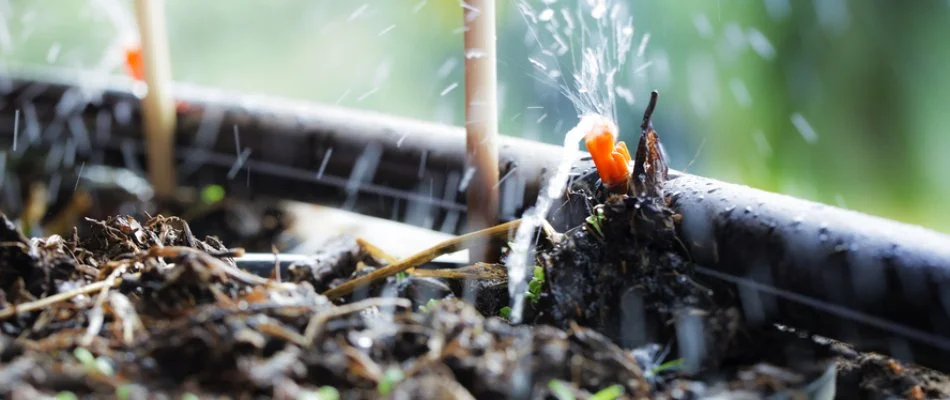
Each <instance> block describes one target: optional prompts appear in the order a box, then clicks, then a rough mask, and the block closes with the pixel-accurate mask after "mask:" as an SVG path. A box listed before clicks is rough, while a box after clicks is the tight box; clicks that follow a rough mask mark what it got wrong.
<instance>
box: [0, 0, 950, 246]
mask: <svg viewBox="0 0 950 400" xmlns="http://www.w3.org/2000/svg"><path fill="white" fill-rule="evenodd" d="M578 1H584V2H586V1H588V0H530V1H528V3H529V4H530V5H531V6H532V7H533V8H534V9H535V11H537V12H541V11H543V10H545V9H547V8H551V9H552V11H554V12H555V14H554V15H555V16H554V19H555V20H557V18H558V17H559V16H561V9H564V10H570V12H571V13H574V12H575V11H574V10H576V9H577V8H578V7H581V9H582V10H583V9H584V8H583V5H578V4H577V2H578ZM618 3H620V4H621V5H622V6H623V7H629V8H630V14H631V15H632V18H633V26H634V36H633V45H632V48H631V50H630V53H629V54H628V56H627V59H628V62H627V65H626V67H625V68H624V69H623V70H621V71H620V72H619V73H618V75H617V77H616V80H617V86H618V87H619V88H620V89H621V90H626V91H627V92H628V93H631V94H632V95H633V101H632V102H628V101H626V100H624V99H622V98H621V99H618V101H617V108H618V120H619V123H620V127H621V131H622V135H621V136H622V138H623V139H625V140H627V141H628V142H629V141H632V140H634V139H635V137H636V136H635V135H636V134H637V132H636V128H635V126H636V120H637V119H639V116H640V114H641V113H642V108H643V107H644V101H643V99H645V98H647V94H648V93H649V91H650V90H652V89H658V90H660V91H661V93H663V95H662V96H661V100H660V105H659V109H658V115H657V117H656V127H657V129H658V130H659V132H660V134H661V136H662V138H663V140H664V143H665V145H666V148H667V151H668V153H669V155H670V158H671V163H672V165H673V167H675V168H678V169H688V170H689V171H690V172H694V173H698V174H702V175H707V176H712V177H715V178H720V179H723V180H728V181H733V182H740V183H745V184H748V185H751V186H755V187H759V188H762V189H766V190H771V191H778V192H783V193H788V194H792V195H795V196H799V197H804V198H808V199H813V200H816V201H820V202H823V203H828V204H835V205H840V206H844V207H847V208H851V209H856V210H860V211H864V212H868V213H871V214H877V215H881V216H886V217H890V218H894V219H898V220H903V221H907V222H912V223H917V224H921V225H925V226H929V227H932V228H935V229H938V230H941V231H944V232H950V213H948V212H947V204H948V200H950V178H948V173H950V159H948V158H947V157H946V155H945V152H947V151H948V150H950V112H948V110H947V108H948V106H950V82H948V78H947V74H946V73H945V71H946V70H950V46H947V45H946V44H945V43H946V40H947V38H950V1H946V0H939V1H938V0H920V1H913V2H893V1H884V0H850V1H848V0H813V1H804V0H801V1H792V0H764V1H763V0H719V1H716V0H668V1H652V0H633V1H624V2H618ZM498 4H499V8H500V10H499V21H498V27H499V33H498V38H499V45H498V51H499V61H498V62H499V79H500V85H501V86H500V101H501V113H502V114H501V118H500V120H501V129H502V131H503V132H504V133H506V134H510V135H516V136H524V137H529V138H535V139H538V140H542V141H546V142H551V143H557V142H560V140H561V138H562V136H563V134H564V132H566V131H567V129H569V128H570V126H571V125H572V124H573V123H574V122H575V121H576V120H577V115H576V112H575V110H574V108H573V107H572V105H571V103H570V101H569V100H568V99H567V98H566V97H565V96H564V95H563V94H561V93H559V91H558V90H557V88H556V87H552V85H551V84H550V82H549V81H546V80H545V79H544V78H543V76H541V75H542V74H540V73H539V70H538V69H537V68H536V67H533V66H532V64H531V63H530V62H529V57H531V58H535V59H539V58H538V57H544V54H543V53H542V51H543V49H542V46H544V44H539V41H538V40H535V38H534V37H533V36H532V35H530V34H529V33H528V28H529V27H532V28H534V29H535V31H536V32H537V33H538V36H539V37H540V39H542V40H541V42H542V43H549V42H551V39H553V35H551V34H550V32H548V31H547V30H546V28H547V25H545V24H540V23H539V24H534V23H533V22H532V21H531V18H525V17H524V16H523V15H522V14H521V13H519V10H518V2H516V1H507V0H499V1H498ZM130 7H131V5H130V3H129V2H127V1H122V0H97V1H86V0H0V72H2V71H3V70H4V69H8V70H9V69H16V68H24V66H29V65H50V64H52V65H56V66H65V67H73V68H85V69H94V70H99V71H102V72H103V73H111V74H119V73H122V71H121V69H120V68H119V67H118V66H119V64H118V62H119V61H120V60H118V59H117V58H116V57H115V54H116V53H115V52H114V50H115V49H116V47H115V46H116V44H117V43H121V41H122V40H123V38H124V37H125V36H126V35H129V34H130V33H131V34H134V32H135V31H134V28H133V27H134V20H133V19H132V14H131V8H130ZM167 10H168V19H169V21H168V22H169V33H170V41H171V50H172V58H173V59H172V64H173V70H174V76H175V79H176V80H179V81H184V82H189V83H194V84H201V85H209V86H217V87H223V88H226V89H229V90H235V91H241V92H260V93H268V94H274V95H281V96H288V97H294V98H300V99H307V100H313V101H317V102H323V103H331V104H334V103H335V104H339V105H342V106H347V107H356V108H363V109H372V110H377V111H382V112H387V113H393V114H399V115H404V116H408V117H413V118H420V119H426V120H432V121H439V122H443V123H448V124H455V125H462V124H463V104H462V97H463V88H462V87H461V83H462V64H463V57H462V37H463V35H462V29H461V27H462V10H461V7H460V4H459V2H458V1H457V0H428V1H424V0H369V1H364V0H360V1H340V0H167ZM572 15H574V14H572ZM589 22H591V23H593V25H591V26H590V27H589V28H590V29H596V26H597V24H596V21H593V20H591V21H589ZM564 24H565V22H564V21H561V25H560V26H561V27H563V26H564ZM577 32H578V34H577V35H574V36H572V37H565V38H563V39H565V40H567V41H570V42H571V43H572V44H573V45H574V46H573V48H575V49H577V48H579V46H578V45H579V44H580V43H581V35H580V34H579V32H580V30H578V31H577ZM645 34H649V35H650V37H649V40H648V41H646V42H644V41H643V37H644V35H645ZM641 43H645V44H646V47H644V51H643V52H642V54H639V52H638V50H639V47H640V45H641ZM565 57H570V53H569V54H567V55H566V56H565ZM561 65H562V66H563V68H562V72H563V74H564V75H565V76H569V75H570V74H571V73H573V69H572V68H571V67H570V65H571V64H570V62H567V63H562V64H561ZM549 67H551V68H553V66H549ZM547 72H550V71H547ZM621 97H626V98H627V99H629V97H628V96H621Z"/></svg>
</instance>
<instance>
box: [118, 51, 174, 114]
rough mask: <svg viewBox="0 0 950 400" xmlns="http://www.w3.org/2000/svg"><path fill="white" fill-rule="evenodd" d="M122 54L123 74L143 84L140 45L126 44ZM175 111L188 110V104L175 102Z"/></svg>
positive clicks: (143, 75)
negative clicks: (123, 59) (123, 60)
mask: <svg viewBox="0 0 950 400" xmlns="http://www.w3.org/2000/svg"><path fill="white" fill-rule="evenodd" d="M122 54H123V56H124V58H125V62H124V63H123V66H124V67H125V73H126V74H128V75H129V76H130V77H131V78H132V79H135V80H137V81H139V82H144V81H145V60H144V59H143V58H142V45H141V44H139V43H130V44H127V45H126V46H125V48H124V49H122ZM175 109H176V110H178V112H183V111H185V110H187V109H188V103H186V102H184V101H182V100H178V101H175Z"/></svg>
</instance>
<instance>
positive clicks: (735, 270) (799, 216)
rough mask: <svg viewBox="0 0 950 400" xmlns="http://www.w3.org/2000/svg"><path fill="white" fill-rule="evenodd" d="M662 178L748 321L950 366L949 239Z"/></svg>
mask: <svg viewBox="0 0 950 400" xmlns="http://www.w3.org/2000/svg"><path fill="white" fill-rule="evenodd" d="M673 178H674V179H671V180H670V181H669V182H667V183H666V185H665V189H666V191H667V194H668V195H671V197H672V200H673V202H672V206H673V208H674V209H676V210H677V211H678V212H679V213H681V214H682V215H683V219H682V222H681V224H680V237H681V239H682V240H683V242H684V244H685V245H686V247H687V248H688V249H689V254H690V256H691V257H692V259H693V261H695V262H696V263H697V264H699V265H701V266H702V267H700V268H699V269H698V272H699V273H700V274H702V275H706V276H707V277H712V278H715V279H717V280H720V281H724V282H729V283H730V284H732V285H735V287H736V289H737V290H738V294H739V297H740V300H741V303H742V308H743V310H744V314H745V317H746V320H747V322H750V323H753V324H754V323H781V324H786V325H790V326H795V327H798V328H805V329H808V330H809V331H812V332H814V333H818V334H822V335H825V336H829V337H833V338H836V339H839V340H842V341H847V342H850V343H855V344H859V345H860V347H861V348H863V349H866V350H875V351H879V352H882V353H886V354H890V355H892V356H894V357H895V358H900V359H904V360H909V361H914V362H917V363H920V364H923V365H927V366H932V367H936V368H940V369H942V370H944V371H950V238H948V237H947V236H946V235H943V234H940V233H937V232H934V231H931V230H927V229H923V228H920V227H916V226H911V225H906V224H902V223H898V222H895V221H890V220H886V219H882V218H877V217H872V216H869V215H865V214H861V213H857V212H853V211H848V210H843V209H840V208H835V207H830V206H826V205H822V204H818V203H813V202H809V201H805V200H801V199H796V198H793V197H789V196H783V195H778V194H774V193H768V192H764V191H761V190H756V189H752V188H749V187H745V186H740V185H734V184H729V183H724V182H720V181H716V180H712V179H707V178H702V177H697V176H693V175H687V174H679V175H676V176H675V177H673Z"/></svg>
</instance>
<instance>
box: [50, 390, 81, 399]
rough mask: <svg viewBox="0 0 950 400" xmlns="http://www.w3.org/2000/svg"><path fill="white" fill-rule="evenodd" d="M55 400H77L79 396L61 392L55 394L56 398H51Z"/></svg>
mask: <svg viewBox="0 0 950 400" xmlns="http://www.w3.org/2000/svg"><path fill="white" fill-rule="evenodd" d="M53 399H55V400H79V396H76V393H73V392H70V391H62V392H59V393H56V396H54V397H53Z"/></svg>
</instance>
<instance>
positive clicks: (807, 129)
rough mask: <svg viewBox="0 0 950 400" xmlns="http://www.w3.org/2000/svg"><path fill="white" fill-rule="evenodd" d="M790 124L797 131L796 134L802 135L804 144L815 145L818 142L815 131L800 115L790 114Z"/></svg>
mask: <svg viewBox="0 0 950 400" xmlns="http://www.w3.org/2000/svg"><path fill="white" fill-rule="evenodd" d="M792 124H793V125H795V129H797V130H798V133H799V134H800V135H802V138H803V139H805V141H806V142H808V143H815V142H817V141H818V134H817V133H815V129H813V128H812V127H811V124H809V123H808V120H806V119H805V117H804V116H802V115H801V114H799V113H794V114H792Z"/></svg>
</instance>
